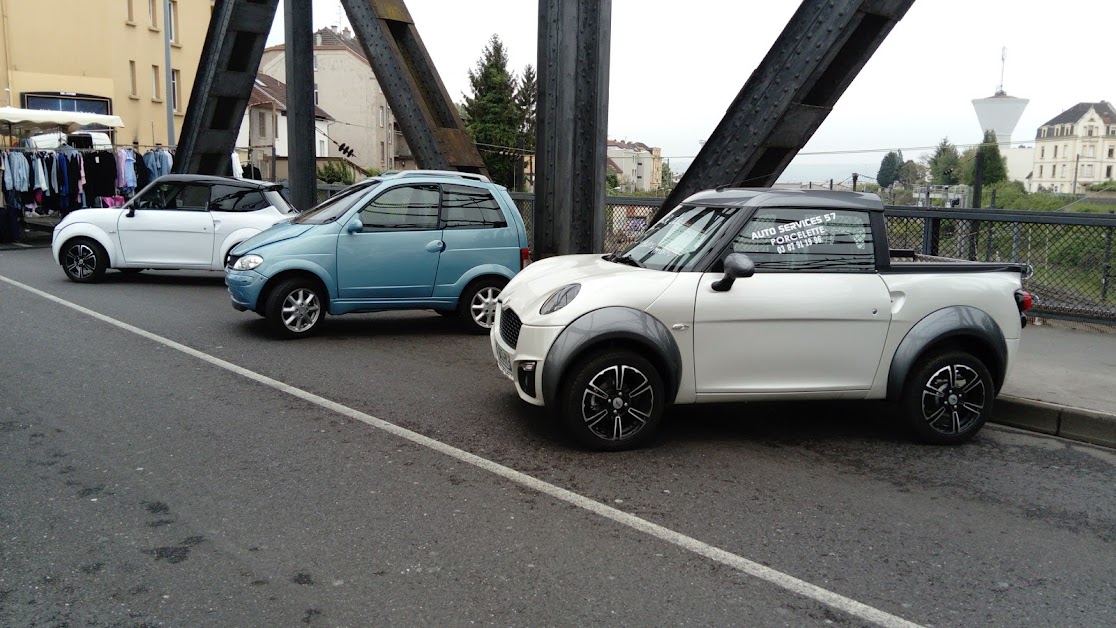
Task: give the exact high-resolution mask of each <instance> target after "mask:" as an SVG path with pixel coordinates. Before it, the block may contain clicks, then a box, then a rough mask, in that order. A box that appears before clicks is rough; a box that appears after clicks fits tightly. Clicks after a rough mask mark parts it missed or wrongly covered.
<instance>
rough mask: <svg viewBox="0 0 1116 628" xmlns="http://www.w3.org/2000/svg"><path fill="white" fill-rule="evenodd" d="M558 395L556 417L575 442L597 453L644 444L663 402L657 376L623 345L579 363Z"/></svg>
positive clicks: (655, 425) (655, 427)
mask: <svg viewBox="0 0 1116 628" xmlns="http://www.w3.org/2000/svg"><path fill="white" fill-rule="evenodd" d="M565 382H566V383H565V385H564V386H563V388H562V390H561V392H560V393H559V399H558V401H559V408H558V409H559V415H560V418H561V420H562V422H563V423H564V424H565V426H566V428H567V429H569V430H570V432H571V434H572V435H573V437H574V438H575V439H577V441H578V442H580V443H581V444H582V445H584V446H586V447H588V448H589V449H595V450H599V451H621V450H625V449H636V448H638V447H642V446H644V445H646V444H647V443H648V442H649V441H650V440H651V439H652V438H654V436H655V433H656V432H657V431H658V428H659V424H660V423H661V422H662V419H663V409H664V405H665V403H666V387H665V386H664V385H663V379H662V376H661V375H660V374H659V370H658V369H657V368H655V365H653V364H652V363H651V362H650V361H649V360H648V359H646V358H644V357H643V356H641V355H639V354H638V353H634V352H632V351H628V350H623V349H612V350H607V351H602V352H599V353H596V354H593V355H591V356H589V357H588V358H586V359H583V360H581V361H580V362H578V363H577V364H576V365H575V366H574V367H573V369H572V370H571V371H570V373H569V375H568V377H567V378H566V379H565Z"/></svg>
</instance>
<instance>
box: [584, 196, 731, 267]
mask: <svg viewBox="0 0 1116 628" xmlns="http://www.w3.org/2000/svg"><path fill="white" fill-rule="evenodd" d="M734 213H736V208H735V207H695V206H692V205H683V206H681V207H679V208H678V209H675V210H674V211H672V212H671V213H669V214H667V216H666V217H664V218H663V219H662V220H660V221H659V222H658V223H656V224H655V225H654V226H652V227H651V228H650V229H648V230H647V232H646V233H644V234H643V237H641V238H640V239H639V240H638V241H637V242H636V243H635V244H633V245H632V246H631V247H630V248H628V250H626V251H624V252H623V253H621V254H614V255H611V256H609V257H608V258H606V259H609V260H610V261H614V262H617V263H620V264H629V265H632V266H640V267H643V268H652V269H655V270H671V271H685V270H691V269H692V266H693V264H694V262H695V261H696V260H697V257H698V255H699V254H700V253H701V252H702V251H704V250H705V249H706V247H707V246H709V244H710V243H711V242H712V241H713V238H714V237H716V235H717V233H718V232H720V230H721V228H722V227H723V226H724V224H725V222H727V221H728V219H729V218H730V217H731V216H732V215H733V214H734Z"/></svg>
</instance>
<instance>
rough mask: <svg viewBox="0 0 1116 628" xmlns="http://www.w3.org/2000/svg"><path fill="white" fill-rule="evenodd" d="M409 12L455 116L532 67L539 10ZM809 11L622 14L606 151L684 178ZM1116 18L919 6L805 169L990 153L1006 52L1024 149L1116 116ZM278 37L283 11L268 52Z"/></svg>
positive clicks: (1094, 4)
mask: <svg viewBox="0 0 1116 628" xmlns="http://www.w3.org/2000/svg"><path fill="white" fill-rule="evenodd" d="M406 4H407V8H408V9H409V10H410V12H411V16H412V17H413V18H414V21H415V24H416V26H417V27H418V31H419V34H420V35H421V37H422V39H423V42H424V43H425V44H426V48H427V50H428V51H429V52H430V55H431V57H432V58H433V59H434V64H435V66H436V67H437V69H438V72H439V74H440V75H441V78H442V82H443V83H444V84H445V86H446V89H447V90H448V91H449V93H450V96H451V97H452V98H453V99H454V100H455V101H460V100H462V99H463V94H465V93H467V92H468V90H469V83H468V75H467V72H468V71H469V69H471V68H473V67H475V65H476V62H477V60H478V59H479V58H480V56H481V53H482V51H483V49H484V46H485V45H486V43H487V42H488V39H489V38H490V37H491V36H492V35H493V34H496V35H498V36H499V37H500V39H501V40H502V41H503V42H504V45H505V48H506V49H507V51H508V54H509V58H510V66H511V69H512V70H513V71H515V72H516V73H519V72H521V71H522V69H523V67H524V66H526V65H527V64H531V65H537V60H536V47H537V27H538V25H537V11H538V3H537V2H535V1H534V0H470V1H469V2H462V1H460V0H454V1H450V0H406ZM799 4H800V2H799V1H798V0H767V1H765V2H755V1H748V2H725V1H724V0H688V1H686V2H677V1H671V2H668V1H666V0H613V2H612V59H611V67H610V77H611V87H610V90H609V115H608V129H609V137H610V138H613V139H626V140H629V141H640V142H644V143H646V144H649V145H652V146H661V147H662V149H663V155H664V156H666V157H670V158H671V163H672V164H673V165H674V169H675V170H681V169H683V168H684V167H685V166H686V165H687V164H688V162H689V158H692V157H693V156H694V155H695V154H696V153H697V151H698V150H699V149H700V144H699V141H700V140H704V139H705V138H706V137H708V135H709V134H710V133H711V132H712V131H713V129H714V128H715V127H716V126H717V123H718V122H720V120H721V118H722V117H723V116H724V112H725V109H726V108H727V107H728V105H729V104H730V103H731V102H732V99H733V98H734V97H735V96H736V94H737V93H738V92H739V91H740V88H741V87H742V86H743V85H744V82H745V81H746V80H747V79H748V77H749V76H750V75H751V73H752V71H753V70H754V69H755V67H756V65H757V64H759V62H760V61H761V60H762V58H763V56H764V55H765V54H766V53H767V51H768V49H769V48H770V47H771V44H772V43H774V41H775V38H776V37H777V36H778V35H779V33H780V32H781V31H782V29H783V27H784V26H786V23H787V21H788V20H789V19H790V17H791V15H792V14H793V13H794V11H795V9H796V8H797V7H798V5H799ZM314 11H315V15H314V24H315V27H322V26H329V25H334V24H339V25H346V24H347V21H345V18H344V13H343V12H342V11H341V10H340V2H339V1H338V0H314ZM1112 15H1113V13H1112V0H1059V1H1057V2H1050V1H1049V0H1047V1H1044V2H1037V1H1035V0H916V1H915V3H914V5H913V6H912V7H911V9H910V11H908V12H907V15H906V17H904V18H903V19H902V20H901V21H900V22H899V24H898V25H897V26H896V27H895V29H894V30H892V32H891V34H890V35H889V36H888V38H887V39H886V40H885V41H884V43H883V45H881V46H880V48H879V50H878V51H877V52H876V54H875V55H874V56H873V57H872V59H871V60H870V61H869V62H868V64H867V65H866V66H865V67H864V69H863V70H862V71H861V72H860V74H859V75H858V76H857V78H856V80H855V81H854V82H853V84H852V85H851V86H850V87H849V89H848V90H846V92H845V94H844V96H842V97H841V99H840V100H839V101H838V103H837V106H836V107H835V108H834V110H833V112H832V113H831V114H830V115H829V117H828V118H827V119H826V121H825V122H824V123H823V124H822V126H821V128H820V129H819V130H818V132H817V133H816V134H815V135H814V137H813V139H812V140H811V141H810V142H809V143H808V144H807V145H806V147H805V148H804V149H803V151H802V153H812V152H813V153H818V152H831V151H864V150H873V149H882V150H883V151H884V152H886V150H887V149H894V148H901V149H903V150H904V157H905V158H908V159H910V158H917V157H918V156H919V155H920V154H922V153H924V152H926V147H930V146H933V145H934V144H936V143H937V142H938V141H939V140H941V139H942V138H943V137H947V136H948V137H949V139H950V141H952V142H954V143H956V144H967V143H974V142H979V141H980V139H981V135H982V132H981V129H980V125H979V124H978V123H977V119H976V114H975V113H974V112H973V107H972V103H971V101H972V99H973V98H983V97H986V96H991V95H992V94H993V93H994V92H995V90H996V87H997V86H998V85H999V83H1000V54H1001V49H1002V48H1004V47H1006V48H1007V65H1006V72H1005V74H1004V89H1005V90H1006V91H1007V92H1008V94H1010V95H1012V96H1019V97H1022V98H1029V99H1030V104H1029V105H1028V106H1027V109H1026V110H1025V111H1024V113H1023V117H1022V119H1021V120H1020V121H1019V124H1018V126H1017V127H1016V129H1015V133H1014V134H1013V139H1014V140H1015V141H1016V142H1017V143H1018V142H1025V141H1029V140H1031V139H1033V138H1034V133H1035V129H1036V128H1037V127H1038V126H1039V125H1041V124H1042V123H1044V122H1045V121H1047V120H1049V119H1050V118H1053V117H1054V116H1056V115H1058V114H1059V113H1060V112H1061V111H1063V110H1065V109H1067V108H1069V107H1071V106H1073V105H1074V104H1076V103H1078V102H1083V101H1089V102H1096V101H1100V100H1107V101H1109V102H1113V101H1116V69H1114V67H1113V66H1114V62H1116V53H1114V52H1113V47H1112V37H1111V33H1110V32H1109V30H1110V29H1109V27H1108V26H1107V24H1108V23H1110V22H1111V18H1112ZM282 29H283V27H282V4H280V10H279V18H278V19H277V20H276V25H275V28H274V29H273V30H272V34H271V38H270V39H269V43H272V44H274V43H279V42H281V41H282V40H283V30H282ZM323 104H325V103H323ZM327 106H328V105H327ZM327 110H328V109H327ZM884 152H879V153H860V154H850V153H846V154H829V155H813V156H810V155H805V154H800V156H799V157H798V158H797V159H796V160H795V163H794V164H793V165H792V167H791V168H790V169H788V171H787V173H786V175H784V177H783V180H807V179H813V180H822V179H824V178H827V177H835V178H837V179H842V178H844V177H845V176H847V174H848V173H851V172H852V171H858V172H862V173H868V174H871V175H875V174H876V171H877V170H878V168H879V162H880V159H882V157H883V155H884ZM827 172H828V174H826V173H827Z"/></svg>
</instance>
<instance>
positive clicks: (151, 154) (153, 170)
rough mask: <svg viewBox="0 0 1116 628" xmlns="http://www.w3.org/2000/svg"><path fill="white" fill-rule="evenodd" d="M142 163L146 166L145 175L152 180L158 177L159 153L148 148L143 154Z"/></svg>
mask: <svg viewBox="0 0 1116 628" xmlns="http://www.w3.org/2000/svg"><path fill="white" fill-rule="evenodd" d="M143 165H144V166H145V167H146V168H147V176H148V178H150V179H151V180H152V181H154V180H155V179H158V178H159V176H160V175H159V154H158V153H156V152H155V151H154V150H149V151H147V152H146V153H144V154H143Z"/></svg>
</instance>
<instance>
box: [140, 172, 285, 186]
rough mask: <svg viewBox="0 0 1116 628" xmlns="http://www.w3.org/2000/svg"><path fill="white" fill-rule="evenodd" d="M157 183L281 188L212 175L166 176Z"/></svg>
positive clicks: (253, 181)
mask: <svg viewBox="0 0 1116 628" xmlns="http://www.w3.org/2000/svg"><path fill="white" fill-rule="evenodd" d="M155 181H161V182H164V183H167V182H171V181H184V182H187V183H208V184H210V185H213V184H220V185H236V186H240V187H246V188H256V189H260V190H264V189H267V188H279V187H280V184H278V183H272V182H270V181H257V180H256V179H236V178H233V177H219V176H216V175H210V174H165V175H163V176H161V177H159V178H158V179H155Z"/></svg>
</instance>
